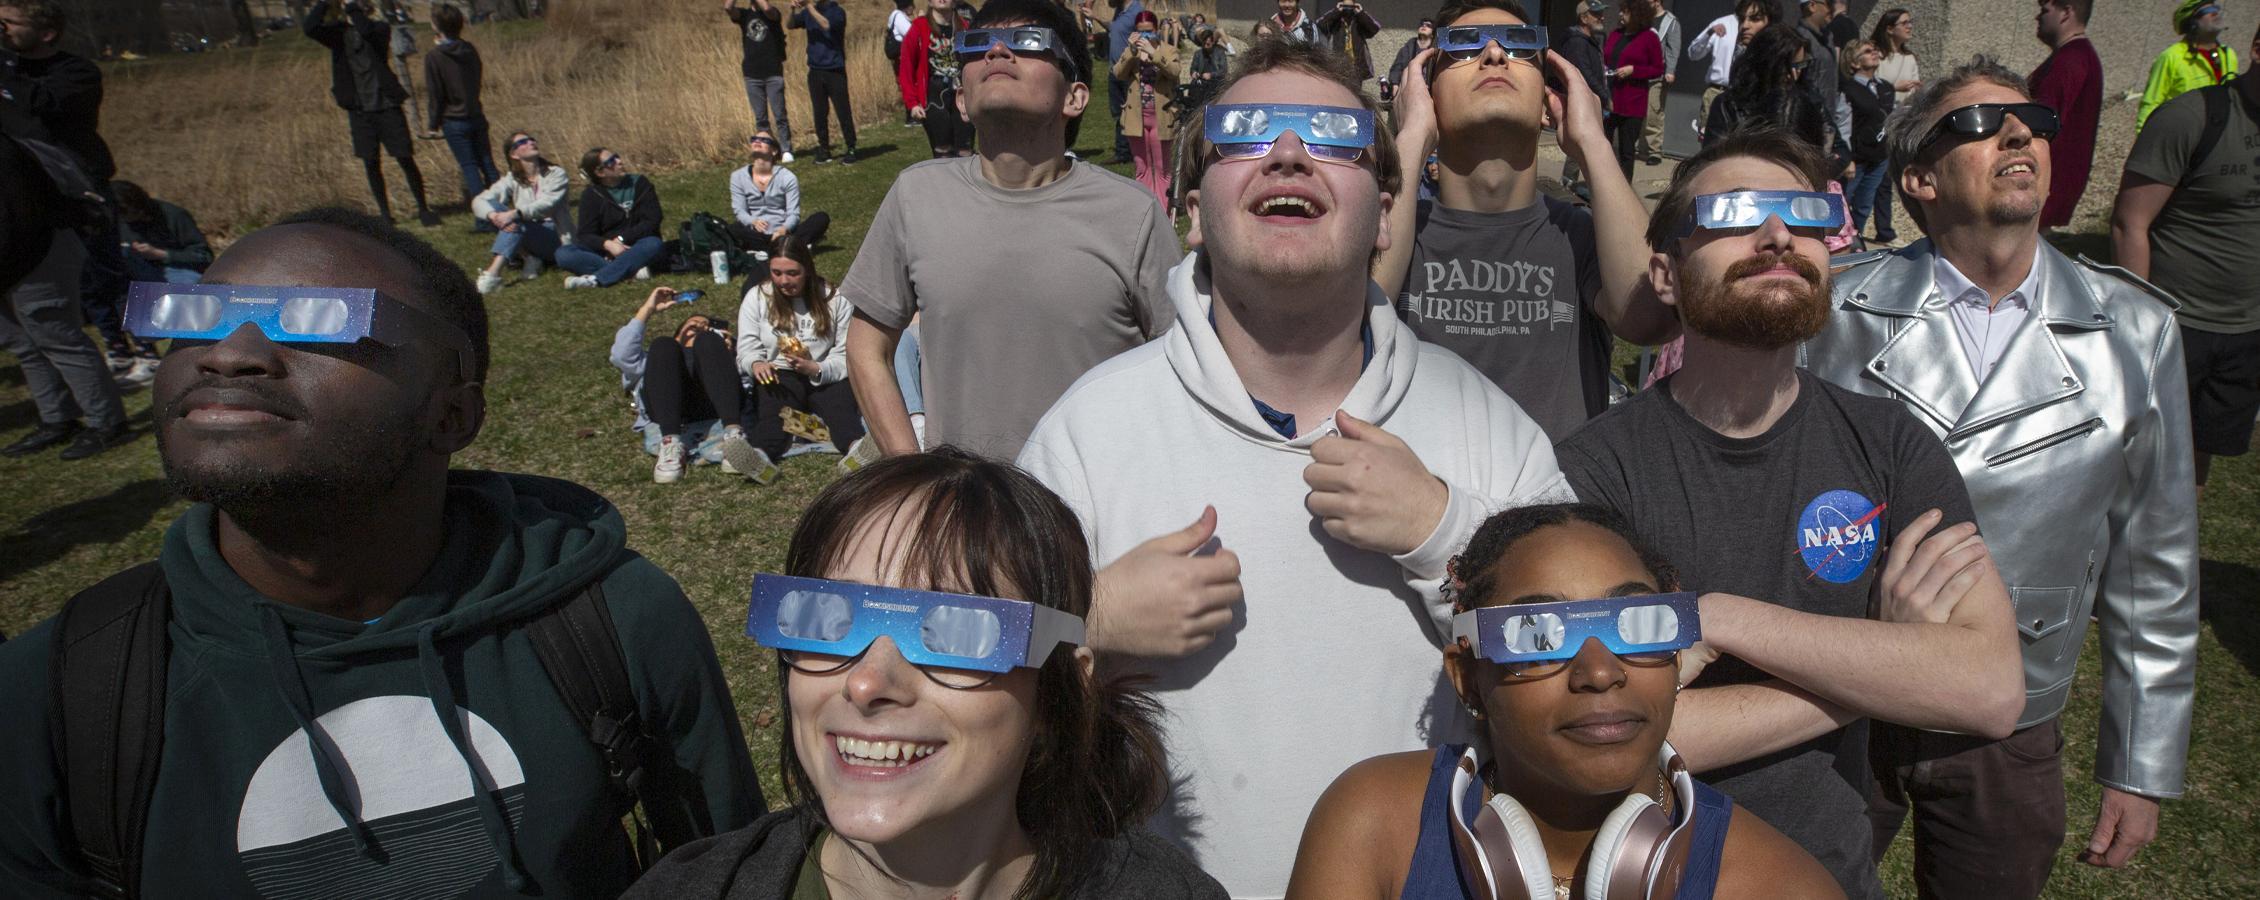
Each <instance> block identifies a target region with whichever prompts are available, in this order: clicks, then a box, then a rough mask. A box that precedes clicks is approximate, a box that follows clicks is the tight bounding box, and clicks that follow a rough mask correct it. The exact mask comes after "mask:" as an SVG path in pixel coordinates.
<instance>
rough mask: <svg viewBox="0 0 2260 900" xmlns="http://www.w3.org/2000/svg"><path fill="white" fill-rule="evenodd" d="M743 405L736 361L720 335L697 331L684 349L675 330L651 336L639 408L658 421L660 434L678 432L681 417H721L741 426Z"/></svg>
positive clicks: (679, 430) (743, 396) (727, 343)
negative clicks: (641, 403)
mask: <svg viewBox="0 0 2260 900" xmlns="http://www.w3.org/2000/svg"><path fill="white" fill-rule="evenodd" d="M685 356H688V357H690V359H688V360H685V359H684V358H683V357H685ZM744 408H745V387H744V385H742V384H741V383H740V382H739V381H738V368H737V360H735V359H733V358H732V357H731V355H730V344H729V342H728V341H725V340H723V339H722V336H721V335H718V334H715V333H714V332H711V331H701V332H699V333H698V337H695V338H692V339H691V346H690V349H689V351H688V352H685V350H684V349H683V346H682V345H681V344H677V343H675V337H674V336H673V335H667V336H665V337H660V338H655V339H653V340H652V342H651V355H649V356H647V357H645V358H644V369H643V411H644V414H645V415H648V416H650V417H651V421H652V422H654V423H656V424H657V425H658V426H659V433H660V434H662V435H667V434H682V433H683V422H684V421H685V420H688V421H692V422H697V421H702V420H705V419H720V420H722V424H724V425H741V424H742V423H743V422H744V419H745V416H744Z"/></svg>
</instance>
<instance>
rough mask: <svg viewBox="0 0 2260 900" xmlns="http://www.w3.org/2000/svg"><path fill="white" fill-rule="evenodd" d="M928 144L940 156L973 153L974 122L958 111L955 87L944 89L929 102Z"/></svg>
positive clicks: (927, 107) (938, 91)
mask: <svg viewBox="0 0 2260 900" xmlns="http://www.w3.org/2000/svg"><path fill="white" fill-rule="evenodd" d="M926 143H927V144H929V145H932V146H933V148H934V155H935V156H937V157H942V156H971V155H972V154H973V123H972V122H968V121H966V120H965V117H964V116H960V115H958V114H957V91H956V90H954V89H951V88H941V89H939V90H937V91H936V92H935V93H934V96H933V97H932V98H929V99H928V100H927V101H926Z"/></svg>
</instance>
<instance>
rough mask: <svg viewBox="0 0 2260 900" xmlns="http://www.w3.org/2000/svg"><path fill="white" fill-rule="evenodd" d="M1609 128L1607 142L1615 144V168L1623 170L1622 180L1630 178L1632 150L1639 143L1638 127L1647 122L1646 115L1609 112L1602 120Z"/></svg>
mask: <svg viewBox="0 0 2260 900" xmlns="http://www.w3.org/2000/svg"><path fill="white" fill-rule="evenodd" d="M1602 121H1603V122H1605V123H1606V124H1607V126H1608V128H1609V142H1610V143H1611V144H1614V145H1615V146H1616V151H1617V168H1619V169H1623V170H1624V180H1626V181H1631V180H1632V150H1633V147H1634V145H1636V144H1638V143H1640V128H1641V126H1643V125H1646V124H1647V123H1648V117H1647V116H1620V115H1617V114H1615V113H1610V114H1609V117H1608V118H1607V119H1604V120H1602Z"/></svg>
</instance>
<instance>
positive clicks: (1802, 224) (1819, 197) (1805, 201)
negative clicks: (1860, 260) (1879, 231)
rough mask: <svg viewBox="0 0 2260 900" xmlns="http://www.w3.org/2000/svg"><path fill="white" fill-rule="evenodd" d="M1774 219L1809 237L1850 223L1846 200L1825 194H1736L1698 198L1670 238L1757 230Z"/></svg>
mask: <svg viewBox="0 0 2260 900" xmlns="http://www.w3.org/2000/svg"><path fill="white" fill-rule="evenodd" d="M1775 216H1779V217H1780V218H1781V224H1783V225H1787V226H1789V229H1790V230H1791V231H1797V232H1802V233H1805V234H1806V236H1808V237H1825V236H1827V235H1830V234H1835V233H1836V232H1837V231H1838V230H1840V229H1842V228H1843V227H1844V223H1845V222H1847V221H1849V218H1848V217H1847V216H1846V214H1845V212H1844V198H1843V197H1842V196H1840V195H1837V194H1831V193H1828V192H1826V191H1735V192H1732V193H1727V194H1704V195H1702V196H1699V197H1696V198H1695V203H1694V205H1693V206H1692V207H1691V208H1689V209H1688V211H1687V215H1686V216H1684V217H1682V218H1681V219H1680V220H1679V225H1678V227H1676V228H1673V229H1672V233H1671V236H1672V239H1673V240H1679V239H1680V238H1685V237H1690V236H1693V235H1694V234H1695V231H1696V230H1697V229H1708V230H1719V229H1726V228H1756V227H1758V226H1760V225H1764V224H1765V223H1766V220H1767V219H1769V218H1772V217H1775Z"/></svg>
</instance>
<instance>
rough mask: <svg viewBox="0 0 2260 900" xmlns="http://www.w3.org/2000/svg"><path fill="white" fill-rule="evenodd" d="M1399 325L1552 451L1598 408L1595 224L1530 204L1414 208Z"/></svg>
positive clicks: (1571, 208) (1555, 205)
mask: <svg viewBox="0 0 2260 900" xmlns="http://www.w3.org/2000/svg"><path fill="white" fill-rule="evenodd" d="M1417 221H1418V225H1417V226H1415V227H1416V228H1417V229H1418V230H1417V232H1416V233H1417V235H1418V237H1416V238H1415V239H1414V243H1413V252H1412V264H1411V266H1410V268H1408V269H1407V270H1406V272H1405V284H1404V287H1403V288H1402V289H1400V291H1399V293H1398V294H1397V317H1398V318H1400V319H1403V320H1404V322H1405V324H1406V325H1410V326H1412V330H1413V333H1414V334H1416V335H1419V336H1420V339H1421V340H1423V341H1427V342H1429V343H1431V344H1435V345H1437V346H1439V347H1443V348H1446V349H1448V350H1451V351H1452V352H1453V353H1456V354H1458V355H1459V357H1460V358H1461V359H1464V360H1467V363H1468V365H1471V366H1474V367H1475V370H1476V371H1478V372H1482V373H1483V375H1484V377H1486V378H1489V379H1491V383H1493V384H1496V385H1498V386H1499V390H1501V391H1505V392H1506V394H1507V396H1508V397H1512V398H1514V401H1515V405H1517V406H1520V407H1522V411H1523V412H1525V413H1529V414H1530V418H1531V419H1533V420H1535V421H1536V422H1537V423H1538V427H1540V428H1543V429H1545V430H1546V438H1547V439H1548V440H1553V441H1560V440H1561V439H1563V438H1566V437H1568V436H1569V434H1570V432H1572V431H1576V430H1577V427H1578V426H1580V425H1583V424H1585V420H1587V419H1590V418H1592V417H1594V416H1596V415H1599V414H1600V412H1601V410H1603V409H1606V408H1607V407H1608V397H1609V393H1608V377H1609V373H1608V365H1609V341H1610V336H1609V330H1608V326H1607V325H1606V324H1605V323H1603V322H1602V321H1601V319H1600V317H1599V316H1596V315H1594V313H1593V298H1594V296H1595V295H1597V294H1599V293H1600V292H1601V269H1600V263H1599V262H1598V261H1597V260H1596V259H1595V256H1594V253H1593V214H1592V213H1590V212H1588V211H1586V210H1585V209H1584V208H1582V207H1578V206H1575V205H1572V204H1568V203H1563V202H1561V201H1559V200H1555V199H1553V198H1552V197H1546V196H1540V197H1539V202H1537V203H1533V204H1531V205H1529V206H1526V207H1523V208H1522V209H1518V210H1513V211H1511V212H1503V213H1478V212H1468V211H1466V210H1460V209H1452V208H1449V207H1446V206H1443V205H1441V204H1437V203H1422V204H1421V205H1420V212H1419V218H1418V220H1417Z"/></svg>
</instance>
